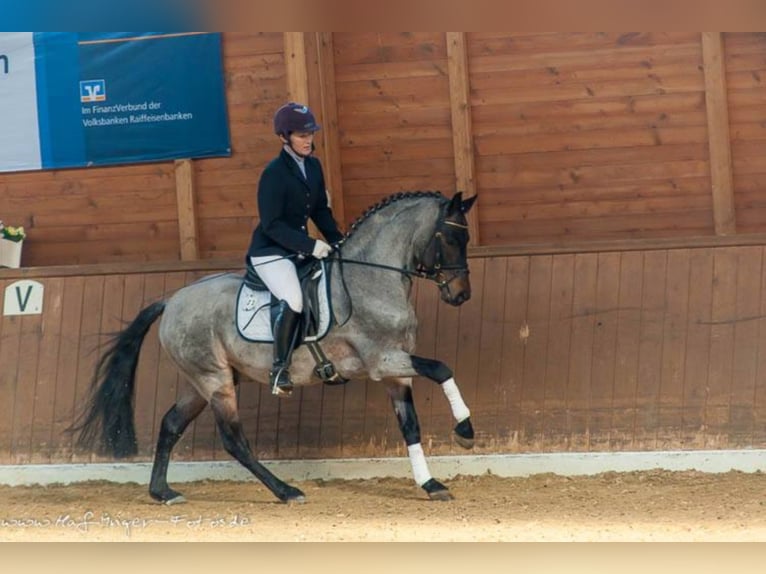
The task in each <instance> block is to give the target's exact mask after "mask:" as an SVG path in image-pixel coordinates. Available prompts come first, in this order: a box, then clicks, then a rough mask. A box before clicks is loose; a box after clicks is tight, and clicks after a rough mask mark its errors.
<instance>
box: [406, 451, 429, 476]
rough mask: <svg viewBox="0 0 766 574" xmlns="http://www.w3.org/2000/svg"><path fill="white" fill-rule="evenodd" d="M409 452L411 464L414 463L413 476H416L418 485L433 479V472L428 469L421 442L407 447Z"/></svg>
mask: <svg viewBox="0 0 766 574" xmlns="http://www.w3.org/2000/svg"><path fill="white" fill-rule="evenodd" d="M407 452H408V453H409V455H410V464H412V476H413V477H414V478H415V482H416V483H417V484H418V486H423V485H424V484H425V483H426V482H428V481H429V480H431V473H430V472H429V471H428V464H426V456H425V455H424V454H423V447H422V445H421V444H420V443H417V444H413V445H410V446H408V447H407Z"/></svg>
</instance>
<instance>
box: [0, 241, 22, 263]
mask: <svg viewBox="0 0 766 574" xmlns="http://www.w3.org/2000/svg"><path fill="white" fill-rule="evenodd" d="M23 243H24V241H11V240H9V239H3V238H0V267H13V268H18V267H20V266H21V246H22V244H23Z"/></svg>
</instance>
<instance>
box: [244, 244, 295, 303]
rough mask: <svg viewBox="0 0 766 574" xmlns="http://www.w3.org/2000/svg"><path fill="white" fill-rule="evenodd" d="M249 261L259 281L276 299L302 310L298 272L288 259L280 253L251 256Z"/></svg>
mask: <svg viewBox="0 0 766 574" xmlns="http://www.w3.org/2000/svg"><path fill="white" fill-rule="evenodd" d="M250 262H251V263H252V264H253V267H254V268H255V272H256V273H257V274H258V277H260V278H261V281H263V283H264V284H265V285H266V287H268V288H269V291H271V293H272V294H273V295H274V297H276V298H277V299H284V300H285V301H287V304H288V305H289V306H290V309H292V310H293V311H295V312H296V313H301V312H303V293H301V283H300V281H298V272H297V271H296V269H295V264H294V263H293V262H292V261H291V260H290V259H285V258H284V257H282V256H280V255H265V256H263V257H251V258H250Z"/></svg>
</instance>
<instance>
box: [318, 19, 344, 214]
mask: <svg viewBox="0 0 766 574" xmlns="http://www.w3.org/2000/svg"><path fill="white" fill-rule="evenodd" d="M315 41H316V54H317V70H318V76H319V78H318V84H319V86H318V87H319V98H320V107H321V114H322V124H323V125H322V131H321V132H320V135H321V138H322V152H323V153H322V155H323V159H322V164H323V167H324V177H325V183H326V185H327V189H328V191H329V195H330V197H329V200H330V205H331V206H332V211H333V215H335V219H336V220H337V221H338V223H341V222H344V221H345V220H346V211H345V206H344V202H343V181H342V179H343V174H342V171H341V166H340V136H339V135H338V101H337V95H336V93H335V58H334V55H333V43H332V32H316V33H315Z"/></svg>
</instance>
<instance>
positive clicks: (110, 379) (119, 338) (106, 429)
mask: <svg viewBox="0 0 766 574" xmlns="http://www.w3.org/2000/svg"><path fill="white" fill-rule="evenodd" d="M164 310H165V301H158V302H156V303H153V304H151V305H149V306H148V307H146V308H145V309H144V310H143V311H141V312H140V313H139V314H138V316H137V317H136V318H135V319H134V320H133V322H132V323H131V324H130V325H129V326H128V327H127V328H126V329H124V330H123V331H121V332H119V333H117V334H116V335H115V336H114V338H113V339H112V340H111V341H110V344H109V347H108V348H107V350H106V352H105V353H104V354H103V355H102V356H101V359H100V360H99V362H98V365H97V366H96V370H95V373H94V375H93V381H92V391H91V396H90V399H89V400H88V403H87V404H86V405H85V408H84V409H83V412H82V414H81V415H80V417H79V419H78V420H77V421H76V422H75V424H74V425H72V427H70V429H69V430H71V431H73V432H78V431H79V433H80V434H79V436H78V438H77V446H78V447H80V448H84V449H89V450H92V449H93V448H94V446H95V443H96V441H97V440H100V443H99V446H100V451H102V452H104V453H107V454H111V455H112V456H114V457H115V458H123V457H127V456H132V455H134V454H136V453H137V452H138V443H137V441H136V428H135V424H134V421H133V391H134V388H135V384H134V382H135V375H136V366H137V365H138V356H139V352H140V351H141V344H142V343H143V340H144V337H145V336H146V333H147V331H149V327H151V326H152V323H154V322H155V321H156V320H157V318H158V317H159V316H160V315H162V313H163V311H164ZM99 435H100V437H99Z"/></svg>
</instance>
